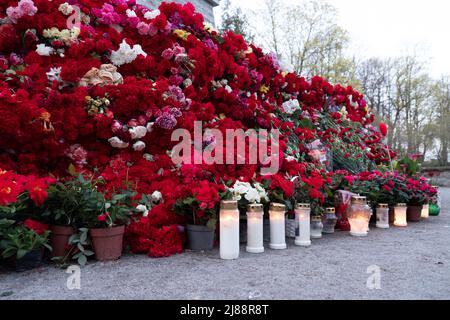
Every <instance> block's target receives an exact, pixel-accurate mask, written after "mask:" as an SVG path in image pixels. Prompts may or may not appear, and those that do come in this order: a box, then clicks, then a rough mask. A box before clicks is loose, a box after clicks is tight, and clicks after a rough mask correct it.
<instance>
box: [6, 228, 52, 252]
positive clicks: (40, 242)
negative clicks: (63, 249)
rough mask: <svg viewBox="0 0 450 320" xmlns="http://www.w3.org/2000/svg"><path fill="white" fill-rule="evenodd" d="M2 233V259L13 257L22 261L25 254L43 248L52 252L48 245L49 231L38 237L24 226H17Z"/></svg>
mask: <svg viewBox="0 0 450 320" xmlns="http://www.w3.org/2000/svg"><path fill="white" fill-rule="evenodd" d="M2 233H3V236H2V240H1V241H0V249H1V250H2V256H3V258H9V257H12V256H14V255H15V256H16V258H17V259H22V258H23V257H24V256H25V255H26V254H27V253H29V252H31V251H33V250H35V249H41V248H43V247H45V248H47V249H49V250H50V251H51V250H52V248H51V247H50V246H49V245H48V236H49V234H50V231H46V232H45V233H43V234H42V235H39V234H37V233H36V232H34V231H33V230H30V229H28V228H26V227H25V226H22V225H18V226H15V227H9V228H8V229H6V230H5V231H3V232H2Z"/></svg>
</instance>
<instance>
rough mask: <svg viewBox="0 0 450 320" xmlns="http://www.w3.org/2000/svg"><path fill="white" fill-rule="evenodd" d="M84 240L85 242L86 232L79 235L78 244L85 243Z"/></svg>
mask: <svg viewBox="0 0 450 320" xmlns="http://www.w3.org/2000/svg"><path fill="white" fill-rule="evenodd" d="M86 240H87V232H82V233H81V234H80V242H81V243H85V242H86Z"/></svg>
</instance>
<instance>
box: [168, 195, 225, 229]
mask: <svg viewBox="0 0 450 320" xmlns="http://www.w3.org/2000/svg"><path fill="white" fill-rule="evenodd" d="M173 210H174V211H175V212H176V213H177V214H178V215H181V216H185V217H186V218H187V219H188V222H189V223H191V224H194V225H203V226H207V227H208V228H209V229H210V230H214V229H215V228H216V224H217V212H218V210H219V205H218V204H216V206H215V207H214V208H213V209H200V201H198V200H197V199H196V198H195V196H190V197H187V198H185V199H178V200H177V201H176V202H175V204H174V205H173ZM200 213H201V214H200Z"/></svg>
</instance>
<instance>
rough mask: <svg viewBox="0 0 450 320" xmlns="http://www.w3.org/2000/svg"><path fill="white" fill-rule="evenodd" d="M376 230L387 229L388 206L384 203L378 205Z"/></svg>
mask: <svg viewBox="0 0 450 320" xmlns="http://www.w3.org/2000/svg"><path fill="white" fill-rule="evenodd" d="M377 228H381V229H389V205H388V204H386V203H380V204H378V208H377Z"/></svg>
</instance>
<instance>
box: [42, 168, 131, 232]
mask: <svg viewBox="0 0 450 320" xmlns="http://www.w3.org/2000/svg"><path fill="white" fill-rule="evenodd" d="M102 184H103V180H102V179H94V178H93V177H88V178H86V177H84V176H83V175H78V176H77V177H76V178H74V179H72V180H69V181H67V182H64V183H62V182H59V183H57V184H55V185H53V186H51V187H50V189H49V191H48V193H49V198H48V201H47V208H46V211H45V212H44V216H48V217H49V218H50V220H51V221H52V223H54V224H59V225H67V226H76V227H88V228H102V227H112V226H114V225H120V224H127V223H128V222H129V219H130V216H131V213H132V212H133V210H134V208H133V206H132V197H133V196H134V195H135V194H136V193H135V192H132V191H130V190H125V191H123V192H121V193H116V194H112V195H111V196H110V198H109V199H107V198H106V197H105V194H104V193H103V192H101V191H99V187H100V186H101V185H102ZM99 217H103V218H104V220H103V219H102V218H99Z"/></svg>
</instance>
